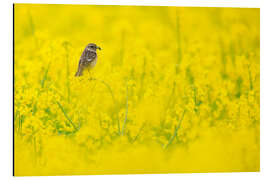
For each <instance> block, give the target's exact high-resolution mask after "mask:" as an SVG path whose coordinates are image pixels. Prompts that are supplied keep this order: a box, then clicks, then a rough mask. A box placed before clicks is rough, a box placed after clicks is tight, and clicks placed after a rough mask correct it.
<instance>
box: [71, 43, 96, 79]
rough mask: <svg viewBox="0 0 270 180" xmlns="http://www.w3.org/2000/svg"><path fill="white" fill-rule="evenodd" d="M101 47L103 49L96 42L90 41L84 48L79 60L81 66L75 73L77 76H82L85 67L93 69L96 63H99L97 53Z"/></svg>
mask: <svg viewBox="0 0 270 180" xmlns="http://www.w3.org/2000/svg"><path fill="white" fill-rule="evenodd" d="M97 49H99V50H101V48H100V47H98V46H97V45H96V44H94V43H90V44H88V45H87V46H86V48H85V49H84V51H83V53H82V55H81V58H80V61H79V66H78V71H77V73H76V74H75V76H82V75H83V71H84V70H85V69H88V70H90V69H92V68H93V67H94V66H95V65H96V63H97V53H96V50H97Z"/></svg>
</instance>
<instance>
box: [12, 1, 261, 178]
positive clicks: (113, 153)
mask: <svg viewBox="0 0 270 180" xmlns="http://www.w3.org/2000/svg"><path fill="white" fill-rule="evenodd" d="M14 21H15V27H14V33H15V59H14V65H15V84H14V88H15V96H14V97H15V109H14V128H15V134H14V136H15V147H14V148H15V175H16V176H26V175H78V174H122V173H124V174H126V173H181V172H235V171H259V169H260V153H259V152H260V136H259V134H260V129H259V124H260V34H259V32H260V11H259V9H245V8H189V7H140V6H133V7H132V6H130V7H128V6H89V5H84V6H82V5H36V4H33V5H30V4H15V19H14ZM88 43H96V44H97V45H99V46H101V48H102V50H101V51H98V52H97V54H98V62H97V65H96V67H95V68H94V69H93V70H91V72H90V73H85V74H84V76H82V77H75V76H74V75H75V73H76V71H77V67H78V61H79V58H80V55H81V53H82V52H83V50H84V48H85V47H86V45H87V44H88Z"/></svg>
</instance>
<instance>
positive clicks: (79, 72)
mask: <svg viewBox="0 0 270 180" xmlns="http://www.w3.org/2000/svg"><path fill="white" fill-rule="evenodd" d="M75 76H82V68H78V71H77V72H76V74H75Z"/></svg>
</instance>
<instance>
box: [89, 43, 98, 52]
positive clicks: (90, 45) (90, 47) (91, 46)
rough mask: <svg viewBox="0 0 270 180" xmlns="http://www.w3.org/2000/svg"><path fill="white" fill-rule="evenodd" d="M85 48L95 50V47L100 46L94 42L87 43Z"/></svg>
mask: <svg viewBox="0 0 270 180" xmlns="http://www.w3.org/2000/svg"><path fill="white" fill-rule="evenodd" d="M87 49H88V50H90V51H96V50H97V49H99V50H101V48H100V47H99V46H97V45H96V44H94V43H90V44H88V45H87Z"/></svg>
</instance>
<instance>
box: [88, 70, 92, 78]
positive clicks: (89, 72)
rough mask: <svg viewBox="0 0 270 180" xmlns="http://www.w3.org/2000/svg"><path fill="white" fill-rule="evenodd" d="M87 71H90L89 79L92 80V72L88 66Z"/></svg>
mask: <svg viewBox="0 0 270 180" xmlns="http://www.w3.org/2000/svg"><path fill="white" fill-rule="evenodd" d="M87 71H88V74H89V76H90V78H89V79H90V80H92V74H91V71H90V69H89V68H88V69H87Z"/></svg>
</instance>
